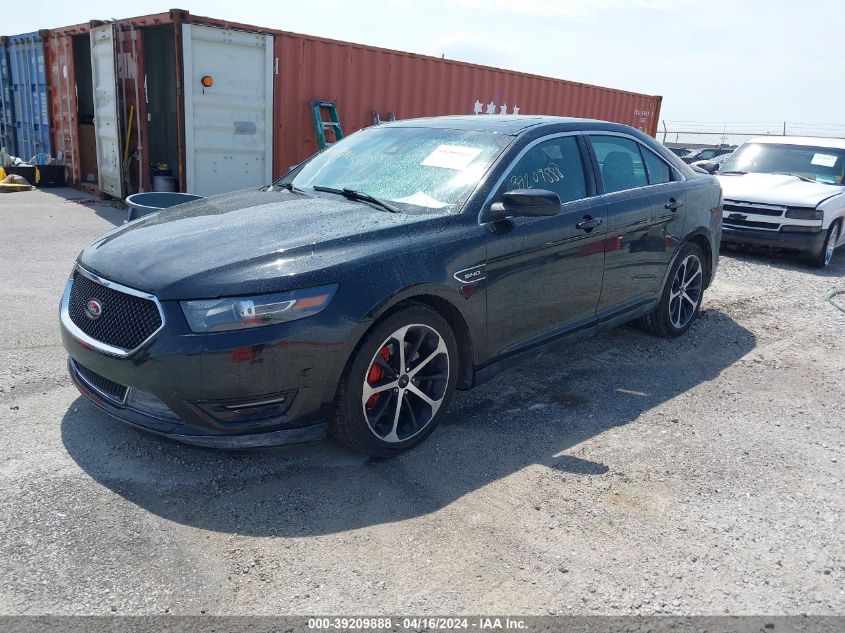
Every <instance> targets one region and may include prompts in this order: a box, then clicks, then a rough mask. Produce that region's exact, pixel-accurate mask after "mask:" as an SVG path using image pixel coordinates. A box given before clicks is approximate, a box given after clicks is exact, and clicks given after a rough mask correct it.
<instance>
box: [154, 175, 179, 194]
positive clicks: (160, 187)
mask: <svg viewBox="0 0 845 633" xmlns="http://www.w3.org/2000/svg"><path fill="white" fill-rule="evenodd" d="M153 191H154V192H158V191H162V192H165V191H176V179H175V178H174V177H173V176H164V175H159V176H153Z"/></svg>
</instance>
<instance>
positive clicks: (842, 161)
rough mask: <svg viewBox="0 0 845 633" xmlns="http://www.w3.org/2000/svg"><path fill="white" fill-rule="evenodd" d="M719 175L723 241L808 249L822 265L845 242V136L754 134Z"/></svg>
mask: <svg viewBox="0 0 845 633" xmlns="http://www.w3.org/2000/svg"><path fill="white" fill-rule="evenodd" d="M708 167H711V166H710V165H707V166H705V169H707V171H711V173H712V171H715V169H714V168H712V167H711V169H708ZM716 175H717V176H718V178H719V181H720V183H721V185H722V192H723V195H724V200H725V203H724V207H723V211H722V242H728V243H730V242H733V243H739V244H756V245H763V246H772V247H777V248H784V249H792V250H798V251H803V252H805V253H807V254H808V255H809V256H810V258H811V261H812V263H813V264H815V265H816V266H822V267H823V266H827V265H828V264H830V261H831V258H832V257H833V251H834V249H835V248H836V247H837V246H841V245H842V244H843V243H844V242H845V230H843V222H845V139H830V138H803V137H790V136H764V137H759V138H754V139H751V140H750V141H748V142H746V143H744V144H743V145H741V146H740V147H739V149H737V150H736V151H735V152H734V153H733V154H732V155H731V157H730V158H729V159H728V160H727V161H725V163H724V164H723V165H722V166H721V167H719V168H718V171H717V174H716Z"/></svg>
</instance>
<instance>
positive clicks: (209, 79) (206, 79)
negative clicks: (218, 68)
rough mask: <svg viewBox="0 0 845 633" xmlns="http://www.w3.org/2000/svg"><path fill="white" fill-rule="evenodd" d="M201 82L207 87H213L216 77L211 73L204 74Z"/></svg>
mask: <svg viewBox="0 0 845 633" xmlns="http://www.w3.org/2000/svg"><path fill="white" fill-rule="evenodd" d="M200 83H201V84H202V85H203V86H204V87H206V88H211V86H213V85H214V77H212V76H210V75H203V78H202V79H200Z"/></svg>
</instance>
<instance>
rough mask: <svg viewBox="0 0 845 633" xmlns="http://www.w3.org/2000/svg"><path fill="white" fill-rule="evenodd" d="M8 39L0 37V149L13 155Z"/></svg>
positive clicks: (13, 132) (13, 124)
mask: <svg viewBox="0 0 845 633" xmlns="http://www.w3.org/2000/svg"><path fill="white" fill-rule="evenodd" d="M7 40H8V38H6V37H0V149H3V148H5V149H6V151H8V152H9V153H10V154H14V153H15V118H14V116H13V114H12V75H11V69H10V67H9V54H8V52H7V50H6V42H7Z"/></svg>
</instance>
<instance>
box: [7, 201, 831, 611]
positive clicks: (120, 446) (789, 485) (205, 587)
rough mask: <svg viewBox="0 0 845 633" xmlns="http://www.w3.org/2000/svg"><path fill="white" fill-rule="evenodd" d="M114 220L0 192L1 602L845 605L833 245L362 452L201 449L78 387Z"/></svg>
mask: <svg viewBox="0 0 845 633" xmlns="http://www.w3.org/2000/svg"><path fill="white" fill-rule="evenodd" d="M59 193H60V194H63V195H65V196H67V197H76V198H81V197H84V196H83V194H80V193H78V192H72V191H71V190H61V191H60V192H59ZM124 216H125V212H121V211H117V210H114V209H112V208H110V207H108V206H93V205H86V204H76V203H73V202H68V201H66V200H65V198H64V197H61V196H60V195H54V194H49V193H45V192H40V191H36V192H31V193H19V194H11V195H4V196H0V227H2V228H0V258H1V259H2V261H0V264H2V266H3V269H4V270H6V271H7V274H6V280H7V281H6V283H5V284H3V285H2V286H0V298H2V305H3V306H4V308H3V309H2V310H0V424H2V427H0V428H2V431H0V583H2V589H0V613H15V614H36V613H37V614H47V613H52V614H58V613H61V614H70V613H91V614H97V613H112V612H117V613H141V614H156V613H164V612H169V613H185V614H195V613H203V612H204V613H208V614H224V613H225V614H228V613H239V614H240V613H266V614H271V613H273V614H282V613H295V614H312V613H336V614H361V613H371V614H381V613H388V614H403V613H405V614H407V613H423V614H449V613H484V612H496V613H514V614H548V613H561V614H576V613H577V614H599V613H602V614H630V613H640V614H655V613H678V614H699V613H701V614H723V613H731V614H737V613H745V614H759V613H767V614H798V613H812V614H844V613H845V431H843V429H845V314H843V313H841V312H839V311H837V310H835V309H834V308H833V307H832V306H831V305H830V304H829V303H827V302H826V301H825V297H826V296H827V295H828V294H829V293H830V292H831V291H833V290H835V289H845V252H843V251H840V252H839V253H838V254H837V256H836V258H835V260H834V265H833V266H831V267H830V268H829V269H828V270H826V271H824V272H820V271H818V270H814V269H811V268H807V267H804V266H802V265H801V264H800V263H799V262H798V261H797V260H796V259H794V258H786V257H774V256H770V255H765V256H764V255H749V254H735V253H730V252H728V253H725V254H724V256H723V257H722V260H721V266H720V269H719V273H718V277H717V281H716V283H715V285H714V286H713V287H712V288H711V289H710V290H709V291H708V292H707V293H706V295H705V302H704V309H703V312H702V314H701V318H700V320H699V321H698V323H697V324H696V325H695V326H694V327H693V328H692V330H691V331H690V332H689V333H688V335H687V336H685V337H684V338H682V339H680V340H676V341H665V340H660V339H656V338H652V337H650V336H648V335H646V334H643V333H641V332H639V331H638V330H636V329H633V328H630V327H623V328H620V329H618V330H615V331H613V332H611V333H609V334H606V335H603V336H601V337H599V338H597V339H594V340H591V341H587V342H585V343H582V344H579V345H577V346H575V347H573V348H572V349H570V350H569V351H567V352H565V353H559V354H552V355H548V356H545V357H542V358H538V359H536V360H534V361H532V362H529V363H527V364H525V365H523V366H521V367H520V368H518V369H514V370H511V371H508V372H506V373H504V374H502V375H500V376H499V377H497V378H496V379H495V380H493V381H492V382H490V383H488V384H486V385H484V386H482V387H480V388H478V389H477V390H474V391H471V392H467V393H460V394H458V396H457V398H456V399H455V401H454V403H453V405H452V407H451V411H450V414H449V416H448V418H447V419H446V421H445V423H444V425H443V426H442V427H441V428H440V429H439V430H438V431H437V432H436V433H435V434H434V435H433V436H432V437H431V438H430V439H429V440H428V441H427V442H426V443H425V444H423V445H422V446H420V447H419V448H417V449H415V450H414V451H412V452H411V453H409V454H406V455H404V456H402V457H400V458H398V459H394V460H392V461H386V462H374V461H369V460H367V459H365V458H362V457H360V456H358V455H355V454H352V453H350V452H348V451H346V450H344V449H343V448H340V447H339V446H337V445H335V444H333V443H331V442H328V441H327V442H324V443H322V444H315V445H308V446H300V447H293V448H286V449H278V450H272V451H264V452H255V453H249V454H226V453H220V452H212V451H207V450H200V449H196V448H190V447H186V446H181V445H178V444H173V443H169V442H166V441H162V440H161V439H158V438H155V437H150V436H147V435H143V434H141V433H139V432H136V431H134V430H132V429H130V428H127V427H125V426H123V425H122V424H121V423H119V422H116V421H113V420H112V419H110V418H109V417H108V416H106V415H105V414H103V413H101V412H99V411H98V410H97V409H95V408H94V407H93V406H92V405H90V404H89V403H88V402H87V401H86V400H84V399H82V398H81V397H80V396H79V394H78V393H77V391H76V390H75V388H74V387H73V386H72V384H71V382H70V380H69V378H68V377H67V375H66V372H65V354H64V351H63V349H62V347H61V345H60V342H59V332H58V324H57V306H58V301H59V297H60V295H61V292H62V288H63V286H64V283H65V280H66V278H67V275H68V273H69V271H70V269H71V265H72V264H73V261H74V258H75V257H76V255H77V253H78V252H79V250H80V249H81V248H82V247H83V246H84V245H85V244H86V243H87V242H88V241H90V240H91V239H92V238H94V237H95V236H96V235H98V234H100V233H102V232H104V231H105V230H107V229H109V228H111V226H112V225H113V224H119V223H120V222H122V220H123V217H124ZM840 298H841V299H843V303H845V297H840Z"/></svg>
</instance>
